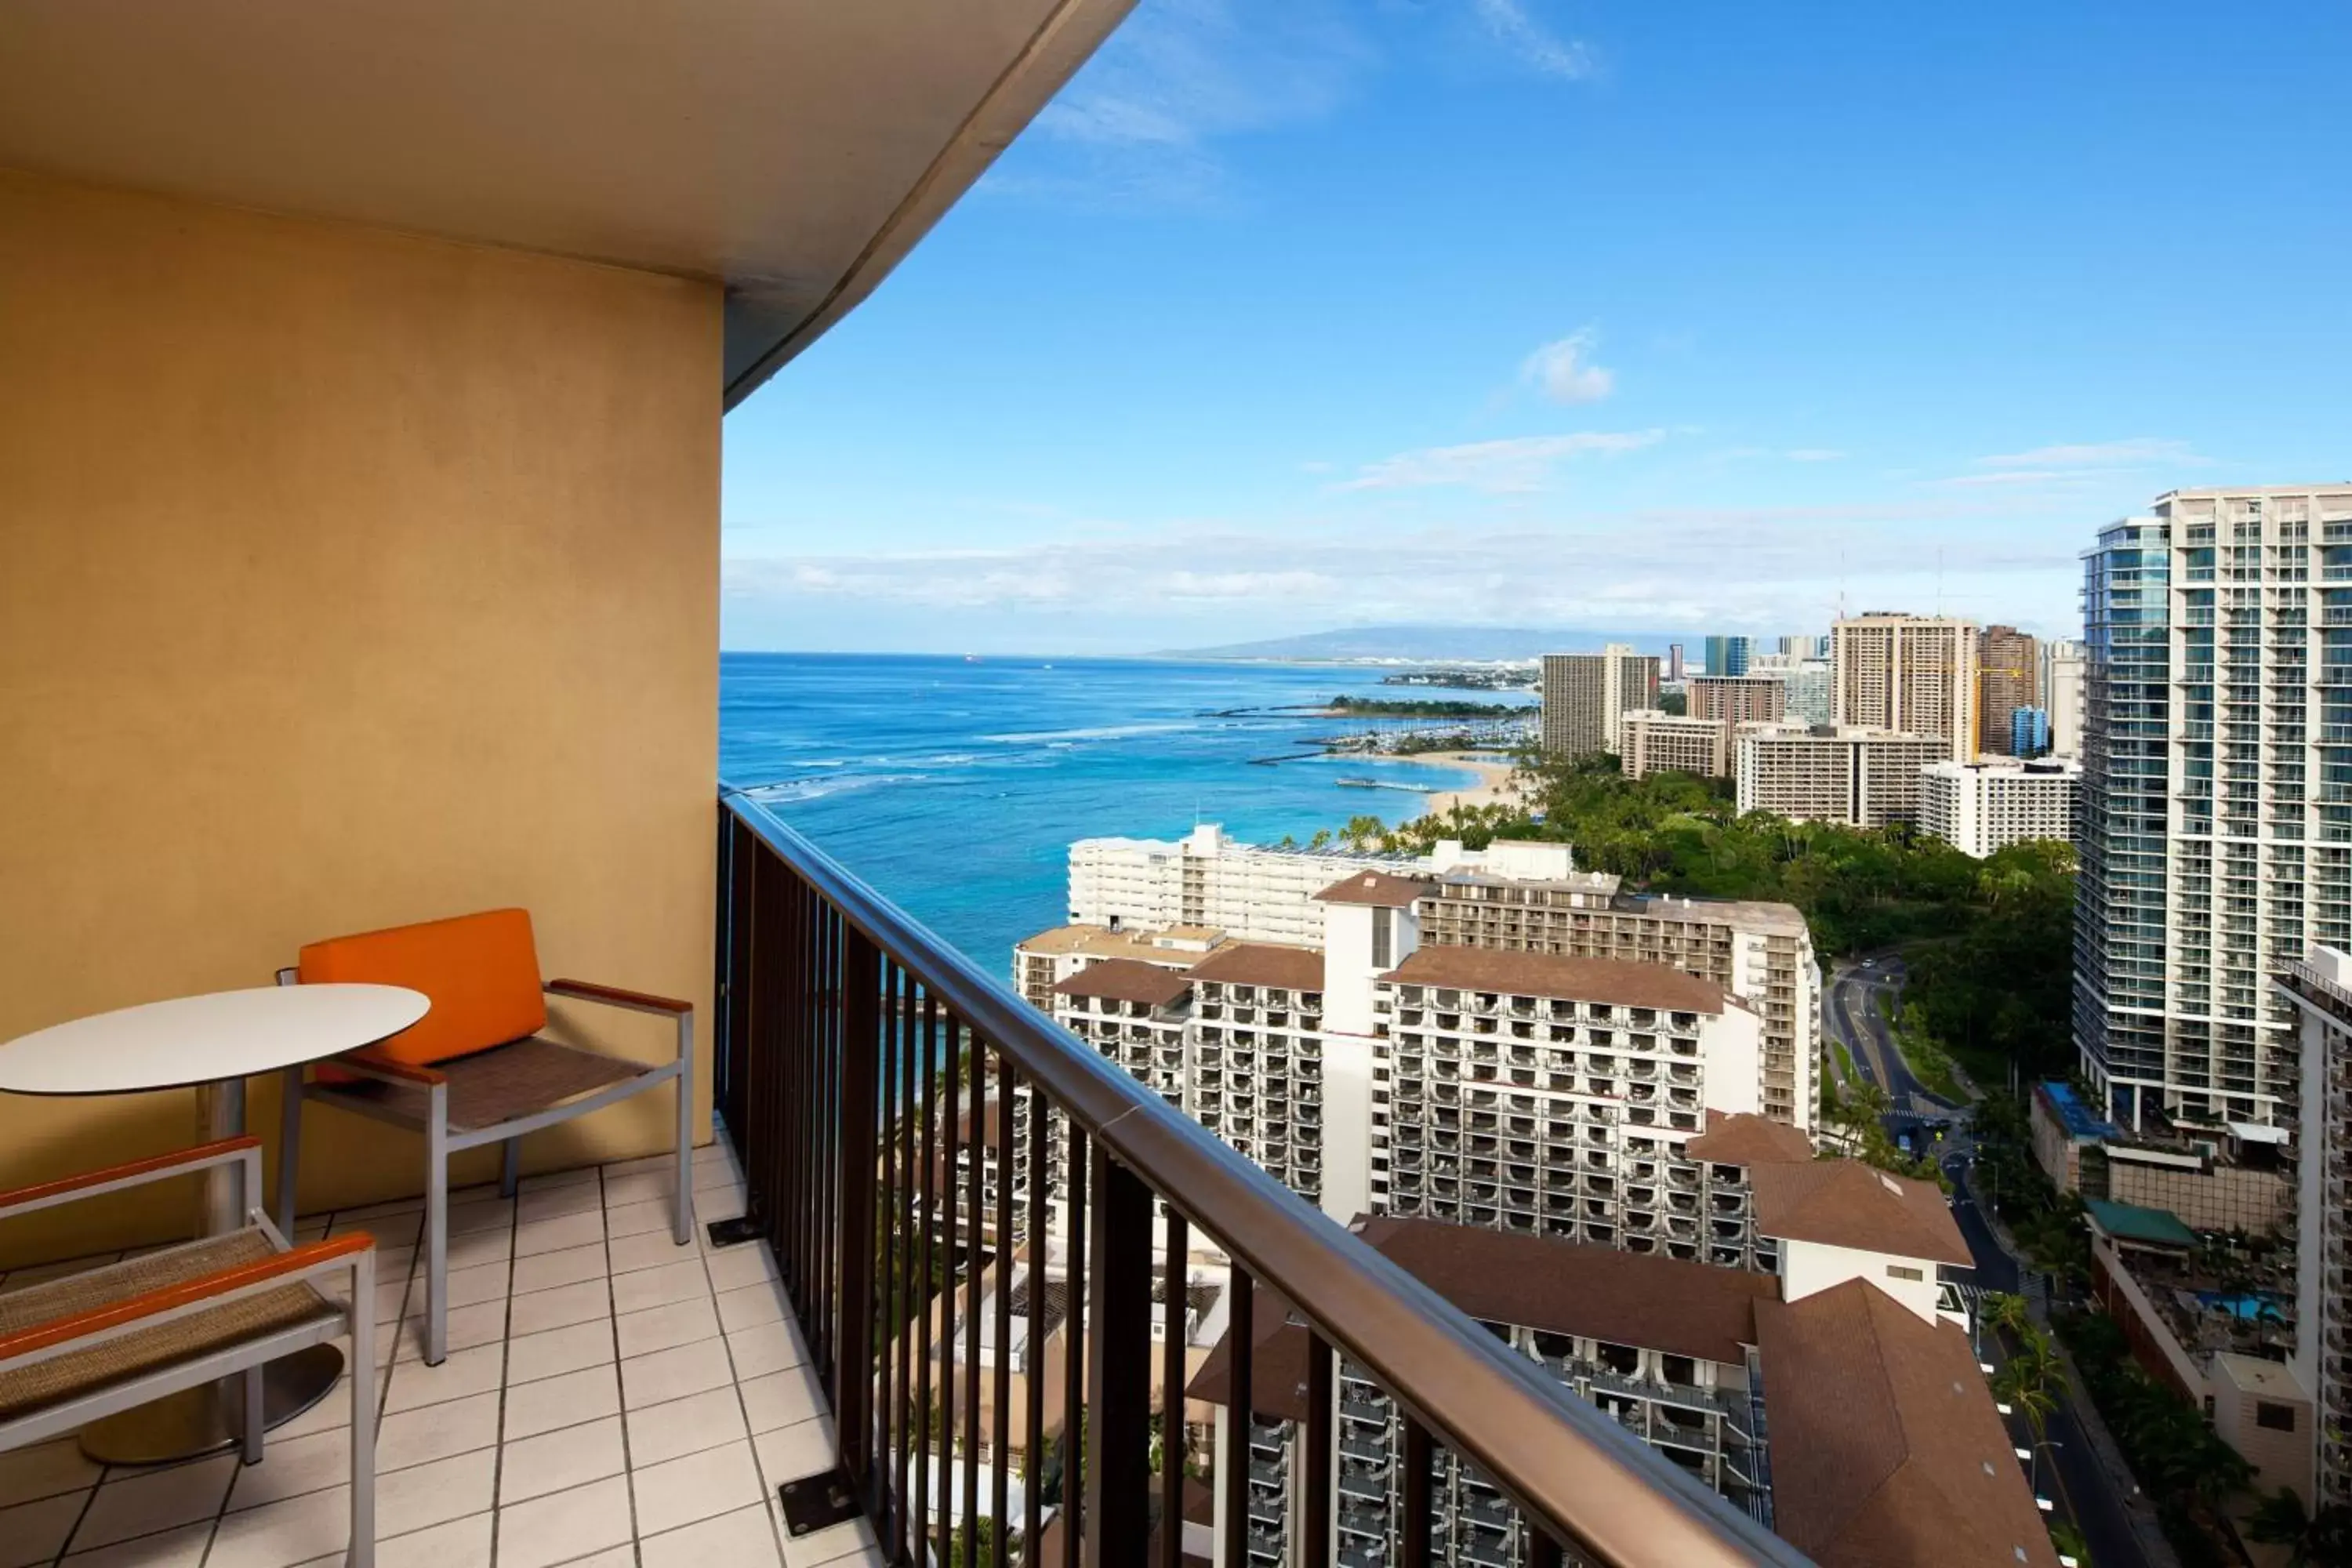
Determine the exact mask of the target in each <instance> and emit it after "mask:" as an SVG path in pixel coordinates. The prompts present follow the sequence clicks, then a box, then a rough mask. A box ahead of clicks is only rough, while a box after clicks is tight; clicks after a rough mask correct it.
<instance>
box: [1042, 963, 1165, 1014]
mask: <svg viewBox="0 0 2352 1568" xmlns="http://www.w3.org/2000/svg"><path fill="white" fill-rule="evenodd" d="M1191 989H1192V976H1191V975H1190V974H1187V973H1185V972H1184V971H1182V970H1181V969H1171V968H1168V967H1167V966H1166V965H1164V964H1158V963H1141V962H1139V960H1136V959H1132V958H1105V959H1101V960H1098V961H1097V962H1096V963H1089V964H1087V966H1086V967H1085V968H1084V969H1081V970H1079V971H1078V972H1077V973H1076V974H1073V975H1071V976H1070V977H1069V978H1068V979H1067V980H1065V981H1063V982H1062V983H1061V984H1058V985H1056V986H1055V987H1054V990H1055V993H1056V994H1059V995H1063V996H1108V997H1109V998H1110V999H1111V1000H1112V1001H1114V1002H1141V1003H1143V1004H1145V1005H1148V1006H1152V1007H1165V1006H1166V1005H1168V1004H1169V1003H1171V1002H1173V1001H1175V1000H1176V998H1178V997H1179V996H1181V995H1183V994H1184V993H1186V992H1187V991H1190V990H1191Z"/></svg>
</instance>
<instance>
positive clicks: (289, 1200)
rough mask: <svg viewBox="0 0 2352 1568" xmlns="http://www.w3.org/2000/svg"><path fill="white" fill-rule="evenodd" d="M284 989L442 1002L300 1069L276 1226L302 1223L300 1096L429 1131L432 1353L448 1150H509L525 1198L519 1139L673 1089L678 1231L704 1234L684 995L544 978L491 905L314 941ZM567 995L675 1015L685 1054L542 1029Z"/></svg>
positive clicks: (508, 915)
mask: <svg viewBox="0 0 2352 1568" xmlns="http://www.w3.org/2000/svg"><path fill="white" fill-rule="evenodd" d="M330 981H344V982H349V981H366V982H373V983H376V984H389V985H405V986H408V987H410V988H411V989H412V990H416V991H422V992H423V993H425V995H427V996H429V997H431V998H432V1000H433V1006H432V1009H431V1010H430V1011H429V1012H427V1013H426V1014H425V1016H424V1017H423V1018H421V1019H419V1020H418V1021H417V1022H416V1023H415V1025H414V1026H411V1027H409V1028H407V1029H405V1030H404V1031H402V1032H401V1033H400V1034H397V1035H394V1036H393V1037H391V1038H390V1039H388V1040H383V1041H380V1042H378V1043H377V1044H375V1045H373V1046H369V1047H365V1048H364V1049H362V1050H356V1051H347V1052H345V1053H344V1054H343V1055H341V1056H340V1057H336V1058H333V1059H332V1061H331V1062H330V1063H322V1064H320V1066H319V1067H318V1068H316V1069H315V1077H313V1078H312V1079H310V1081H309V1082H307V1083H306V1082H304V1080H303V1079H304V1075H303V1070H302V1069H301V1068H299V1067H298V1068H289V1069H288V1071H287V1075H286V1096H285V1106H286V1109H285V1113H284V1139H285V1142H284V1144H283V1146H282V1147H281V1149H280V1151H279V1155H278V1226H279V1227H280V1228H281V1229H284V1230H287V1231H289V1233H290V1232H291V1229H292V1227H293V1224H294V1182H295V1173H296V1170H297V1167H298V1162H299V1149H300V1142H301V1131H302V1102H303V1101H304V1100H306V1099H307V1100H315V1101H318V1102H319V1103H320V1104H325V1105H334V1106H340V1107H341V1108H342V1109H343V1110H351V1111H356V1112H357V1113H358V1114H360V1115H362V1116H372V1117H374V1118H375V1119H376V1120H377V1121H389V1122H392V1123H394V1125H395V1126H400V1127H407V1128H412V1129H414V1130H415V1131H419V1132H422V1133H423V1134H425V1268H426V1273H425V1361H426V1363H429V1364H433V1365H438V1364H439V1363H441V1362H442V1360H443V1359H444V1358H445V1357H446V1355H447V1354H448V1348H449V1303H448V1295H449V1285H448V1260H449V1157H450V1156H451V1155H453V1154H456V1153H457V1152H460V1151H462V1150H466V1149H473V1148H478V1147H480V1146H481V1145H482V1144H485V1143H500V1144H503V1145H505V1163H504V1168H503V1171H502V1173H501V1176H500V1180H499V1190H500V1191H501V1192H503V1193H505V1194H508V1195H509V1196H511V1195H513V1193H514V1190H515V1186H516V1179H517V1176H518V1174H519V1173H520V1147H521V1140H522V1138H523V1135H524V1134H526V1133H530V1132H536V1131H539V1130H540V1129H541V1128H542V1127H551V1126H553V1125H555V1124H556V1123H557V1122H559V1121H571V1120H572V1118H574V1117H579V1116H585V1115H587V1114H588V1113H589V1112H591V1111H594V1110H603V1109H604V1107H605V1106H608V1105H610V1104H612V1103H613V1102H614V1101H615V1100H624V1099H626V1098H627V1097H628V1096H630V1095H633V1094H643V1093H644V1092H646V1090H647V1089H657V1088H659V1087H660V1086H662V1085H663V1084H666V1083H669V1082H672V1081H675V1082H676V1083H677V1213H676V1215H674V1216H673V1221H672V1234H673V1235H675V1237H677V1243H678V1245H679V1246H681V1247H683V1246H685V1245H686V1244H687V1243H688V1241H689V1240H691V1239H692V1237H693V1234H694V1164H693V1163H694V1140H693V1109H694V1008H693V1007H692V1005H690V1004H688V1003H685V1002H674V1001H671V1000H670V999H669V998H667V997H664V996H649V995H647V994H645V993H643V992H638V991H623V990H620V989H618V988H617V987H614V986H610V985H592V984H588V983H586V982H584V981H579V980H550V981H546V982H543V983H542V982H541V979H540V974H539V953H538V949H537V947H536V946H535V945H534V943H533V942H532V940H531V931H530V914H529V912H528V911H526V910H485V911H483V912H482V913H480V914H472V915H460V916H457V918H455V919H452V920H442V921H426V922H425V923H423V924H421V925H409V926H394V927H393V928H392V929H390V930H388V931H367V932H364V933H362V934H361V935H358V936H344V937H336V938H334V939H332V940H331V941H327V942H312V943H310V945H309V946H307V947H305V948H304V949H302V952H301V953H300V955H299V961H298V963H297V964H296V966H295V967H294V968H292V969H286V970H280V971H278V983H279V984H297V983H299V982H308V983H314V984H315V983H320V982H330ZM550 996H562V997H569V998H571V999H572V1000H575V1001H581V1002H594V1003H599V1004H603V1005H607V1006H613V1007H624V1008H627V1009H629V1010H631V1011H633V1012H639V1013H657V1014H661V1015H664V1016H668V1017H671V1018H674V1019H676V1020H677V1057H676V1058H674V1059H672V1060H669V1061H666V1062H663V1063H661V1064H660V1065H659V1066H657V1067H648V1066H646V1064H645V1063H643V1062H638V1061H632V1060H630V1059H628V1058H623V1057H616V1056H608V1055H605V1054H604V1053H603V1052H601V1051H593V1050H586V1049H583V1048H582V1047H578V1046H568V1045H564V1044H562V1043H561V1042H559V1041H555V1040H551V1039H547V1038H545V1037H542V1036H541V1035H540V1033H539V1031H540V1030H541V1029H543V1028H545V1027H546V1026H547V998H548V997H550Z"/></svg>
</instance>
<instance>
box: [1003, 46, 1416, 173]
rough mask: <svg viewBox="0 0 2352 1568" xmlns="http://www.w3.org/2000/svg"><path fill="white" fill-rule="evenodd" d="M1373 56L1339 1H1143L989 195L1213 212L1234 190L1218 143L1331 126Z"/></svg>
mask: <svg viewBox="0 0 2352 1568" xmlns="http://www.w3.org/2000/svg"><path fill="white" fill-rule="evenodd" d="M1371 60H1372V54H1371V49H1370V45H1369V43H1368V42H1367V41H1366V40H1365V38H1364V37H1362V36H1361V34H1360V31H1359V30H1358V27H1357V26H1356V21H1355V18H1353V17H1351V16H1349V14H1348V12H1347V9H1346V8H1345V6H1344V5H1341V4H1339V0H1286V3H1285V4H1284V5H1280V6H1265V7H1260V6H1252V5H1237V4H1235V0H1145V3H1144V4H1143V5H1139V6H1138V7H1137V9H1136V11H1135V14H1134V15H1133V16H1130V17H1129V18H1128V20H1127V22H1126V23H1125V24H1124V25H1123V26H1120V27H1119V29H1118V31H1117V32H1115V33H1113V34H1112V35H1111V37H1110V39H1109V41H1108V43H1106V44H1105V45H1104V46H1103V47H1102V49H1101V50H1100V52H1098V53H1097V55H1096V56H1095V58H1093V59H1092V60H1090V61H1089V62H1087V65H1086V66H1085V67H1084V68H1082V69H1081V70H1080V71H1079V72H1078V74H1077V76H1076V78H1075V79H1072V81H1071V82H1070V83H1069V85H1068V86H1067V87H1066V88H1064V89H1063V90H1062V92H1061V93H1060V94H1059V96H1057V97H1056V98H1055V100H1054V101H1053V102H1051V103H1049V104H1047V105H1046V106H1045V109H1043V110H1040V111H1039V113H1038V115H1037V117H1036V119H1035V121H1033V122H1032V128H1031V129H1032V133H1031V134H1030V135H1028V136H1024V138H1023V139H1022V140H1021V141H1020V142H1017V143H1016V144H1015V146H1014V148H1013V151H1012V152H1011V153H1009V154H1008V155H1007V156H1006V158H1005V160H1004V161H1003V163H1001V164H999V166H998V167H997V168H996V169H995V170H992V172H991V173H990V174H989V175H988V176H987V178H986V180H985V182H984V188H986V189H988V190H991V191H994V192H996V193H999V194H1011V195H1033V196H1042V197H1046V198H1049V199H1060V200H1070V201H1076V202H1081V203H1084V204H1087V205H1114V206H1149V207H1166V206H1180V207H1181V206H1199V205H1214V204H1215V203H1217V202H1218V201H1219V200H1220V199H1222V197H1223V195H1224V189H1225V185H1226V183H1227V177H1226V172H1225V167H1224V163H1223V160H1222V159H1221V158H1220V156H1219V155H1218V153H1217V151H1216V143H1218V142H1221V141H1223V140H1225V139H1228V138H1231V137H1235V136H1241V135H1246V134H1248V133H1250V132H1258V131H1264V130H1267V129H1270V128H1272V127H1275V126H1279V125H1286V124H1295V123H1299V122H1303V121H1314V120H1319V119H1321V118H1323V117H1324V116H1326V115H1328V114H1329V113H1330V112H1332V110H1335V109H1337V108H1338V107H1339V105H1340V104H1342V103H1344V102H1345V101H1347V100H1349V98H1350V97H1352V96H1353V95H1354V93H1355V91H1356V89H1357V87H1358V85H1359V83H1360V80H1361V79H1362V78H1363V77H1364V76H1365V74H1366V71H1367V69H1368V68H1369V67H1370V64H1371Z"/></svg>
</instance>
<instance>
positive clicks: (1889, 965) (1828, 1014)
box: [1822, 955, 1957, 1116]
mask: <svg viewBox="0 0 2352 1568" xmlns="http://www.w3.org/2000/svg"><path fill="white" fill-rule="evenodd" d="M1905 979H1906V974H1905V972H1904V968H1903V961H1902V960H1901V959H1900V958H1896V957H1894V956H1892V955H1888V956H1885V957H1882V958H1872V959H1865V960H1864V961H1863V962H1862V963H1856V964H1853V965H1845V964H1841V965H1839V966H1837V967H1836V968H1835V969H1833V970H1832V971H1831V973H1830V984H1829V987H1828V989H1827V990H1826V991H1824V992H1823V993H1822V1028H1823V1029H1824V1030H1825V1031H1826V1032H1827V1033H1828V1035H1829V1036H1830V1037H1831V1038H1832V1039H1834V1040H1837V1041H1839V1042H1841V1043H1843V1045H1844V1047H1845V1048H1846V1050H1847V1051H1848V1052H1849V1053H1850V1054H1851V1055H1852V1056H1853V1063H1854V1069H1855V1070H1856V1071H1857V1072H1859V1073H1860V1074H1861V1075H1862V1076H1863V1077H1864V1078H1865V1079H1868V1080H1869V1081H1871V1082H1872V1083H1874V1084H1876V1085H1878V1086H1879V1087H1880V1088H1881V1089H1885V1091H1886V1098H1887V1102H1888V1105H1889V1107H1890V1108H1891V1109H1892V1110H1896V1111H1903V1112H1907V1113H1909V1114H1911V1115H1916V1116H1943V1115H1948V1114H1949V1113H1950V1112H1952V1111H1953V1110H1956V1109H1957V1107H1955V1106H1954V1105H1953V1103H1952V1102H1951V1101H1950V1100H1946V1099H1944V1098H1942V1097H1941V1096H1940V1095H1937V1094H1932V1093H1930V1092H1929V1091H1928V1089H1927V1085H1926V1084H1924V1083H1921V1082H1920V1081H1919V1079H1918V1077H1917V1075H1916V1074H1915V1073H1913V1072H1912V1070H1911V1067H1910V1064H1909V1063H1907V1062H1906V1061H1905V1060H1904V1059H1903V1053H1902V1052H1901V1051H1899V1050H1897V1049H1895V1037H1894V1032H1893V1030H1891V1029H1890V1028H1889V1027H1888V1026H1887V1023H1886V1017H1885V1014H1883V1013H1882V1012H1880V1011H1879V1007H1878V998H1879V996H1880V995H1882V994H1884V995H1887V996H1889V997H1891V998H1893V999H1894V1000H1895V1004H1896V1005H1900V1002H1901V998H1902V995H1903V983H1904V980H1905Z"/></svg>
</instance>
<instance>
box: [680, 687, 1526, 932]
mask: <svg viewBox="0 0 2352 1568" xmlns="http://www.w3.org/2000/svg"><path fill="white" fill-rule="evenodd" d="M1379 679H1380V672H1379V671H1377V670H1372V671H1366V670H1362V669H1339V668H1331V667H1328V666H1323V667H1311V666H1294V665H1236V664H1185V663H1176V662H1172V661H1162V660H1148V659H1055V660H1051V661H1046V660H1041V659H998V658H989V659H985V660H982V661H980V662H977V663H970V662H966V661H965V660H963V659H961V658H935V657H922V656H912V655H908V656H873V655H864V654H856V655H853V654H840V655H829V654H727V655H725V656H723V657H722V658H720V661H719V773H720V775H721V777H722V778H724V780H725V781H726V782H727V784H730V786H733V787H736V788H756V789H757V791H758V793H759V795H760V796H761V799H763V800H765V801H766V802H767V803H768V804H769V805H771V806H772V808H773V809H774V810H775V811H776V812H777V814H778V815H780V816H782V817H783V818H784V819H785V820H786V821H788V822H790V823H791V824H792V825H793V826H795V827H797V828H799V829H800V830H801V831H802V832H803V833H805V834H807V835H808V836H809V837H812V838H814V840H816V842H817V843H819V844H820V845H822V846H824V848H825V849H826V850H827V851H829V852H830V853H831V854H833V855H834V856H835V857H836V858H839V859H840V860H842V861H843V862H844V863H845V864H846V865H847V866H848V867H849V868H851V869H852V870H854V871H856V873H857V874H858V875H860V876H862V877H864V878H865V879H866V880H867V881H869V882H871V883H872V884H874V886H875V887H876V888H877V889H879V890H880V891H881V892H883V893H884V894H887V896H888V897H890V898H892V899H894V900H897V901H898V903H899V904H900V905H902V906H903V907H905V908H906V909H907V910H908V911H909V912H910V913H912V914H913V915H914V916H915V917H916V918H917V919H919V920H920V921H923V922H924V923H926V924H927V925H929V927H930V928H931V929H932V930H933V931H937V932H939V933H940V935H941V936H943V937H945V938H946V939H947V940H949V941H950V942H954V943H955V944H956V945H957V946H959V947H961V949H962V950H963V951H964V952H965V953H967V954H968V955H969V956H971V958H972V959H973V960H974V961H975V962H977V963H980V964H981V965H982V967H983V968H985V969H987V970H988V971H989V972H990V973H1003V971H1004V970H1005V968H1006V967H1007V965H1008V964H1009V963H1010V962H1011V956H1012V947H1013V942H1016V941H1018V940H1019V939H1020V938H1022V937H1024V936H1026V935H1028V934H1029V933H1030V932H1032V931H1039V930H1042V929H1044V928H1045V927H1047V926H1051V925H1055V924H1058V923H1059V922H1060V921H1062V920H1063V919H1064V918H1065V915H1066V910H1065V909H1064V901H1065V900H1066V867H1067V860H1066V856H1067V853H1068V848H1069V843H1070V840H1071V839H1073V838H1085V837H1094V836H1097V835H1103V834H1122V835H1128V836H1131V837H1177V836H1179V835H1181V834H1182V833H1184V832H1186V831H1187V830H1188V829H1190V828H1191V827H1192V825H1193V823H1194V822H1195V821H1196V820H1197V821H1203V822H1221V823H1223V825H1224V826H1225V828H1226V831H1228V832H1229V833H1232V834H1233V835H1234V836H1235V837H1240V838H1244V839H1251V840H1259V841H1271V840H1274V839H1278V838H1280V837H1283V836H1284V835H1285V834H1294V835H1296V836H1297V837H1299V838H1300V839H1302V840H1303V839H1305V838H1306V837H1308V836H1309V835H1311V834H1312V833H1314V831H1315V830H1316V829H1317V828H1318V827H1337V826H1339V824H1341V823H1343V822H1345V821H1346V820H1347V819H1348V818H1349V817H1350V816H1360V815H1365V814H1370V815H1372V816H1379V817H1381V819H1383V820H1384V821H1387V822H1391V823H1394V822H1397V821H1400V820H1402V819H1404V818H1406V817H1410V816H1417V815H1419V808H1420V802H1419V798H1418V797H1417V796H1415V795H1407V794H1402V793H1398V792H1393V791H1390V790H1366V789H1351V788H1343V787H1341V786H1340V785H1339V782H1338V781H1339V779H1340V778H1342V777H1358V778H1360V777H1365V776H1369V775H1377V776H1378V777H1379V778H1381V779H1382V780H1384V781H1390V782H1393V783H1397V784H1423V785H1427V786H1430V787H1433V788H1440V789H1459V788H1463V787H1465V786H1467V785H1469V784H1475V782H1476V780H1475V776H1474V775H1472V774H1469V773H1465V771H1464V770H1462V769H1459V768H1453V767H1444V766H1436V765H1432V764H1428V763H1410V762H1386V761H1381V762H1374V761H1370V760H1368V759H1365V758H1361V757H1349V758H1321V757H1315V758H1308V759H1306V760H1297V761H1286V762H1282V763H1276V765H1273V766H1259V765H1255V764H1254V763H1253V762H1252V759H1253V758H1259V757H1266V756H1275V755H1280V754H1283V753H1285V752H1296V751H1297V750H1298V749H1299V748H1300V747H1301V746H1302V745H1303V744H1304V743H1305V742H1308V741H1309V740H1311V739H1312V738H1314V737H1317V736H1321V735H1328V734H1331V733H1334V732H1337V731H1341V730H1345V729H1349V728H1361V727H1362V726H1361V723H1360V721H1357V722H1355V723H1352V724H1343V723H1341V722H1340V721H1336V720H1330V719H1313V718H1308V717H1305V716H1303V715H1297V714H1290V715H1281V714H1263V713H1260V714H1235V713H1234V711H1233V710H1240V709H1264V708H1272V707H1278V706H1282V705H1297V704H1308V703H1318V702H1323V701H1328V700H1329V699H1330V698H1332V697H1334V696H1336V695H1338V694H1339V693H1340V692H1342V691H1351V692H1356V693H1360V694H1365V693H1374V692H1377V691H1379V689H1380V688H1379V686H1378V681H1379ZM1393 694H1394V695H1397V696H1400V697H1406V698H1414V699H1428V700H1438V699H1444V698H1446V697H1454V696H1459V697H1464V698H1466V699H1469V700H1483V701H1489V702H1492V701H1512V702H1520V701H1527V700H1531V699H1528V698H1525V697H1519V696H1507V697H1502V698H1498V697H1496V696H1495V695H1494V694H1491V693H1482V692H1458V693H1457V692H1448V691H1443V690H1433V689H1427V688H1415V689H1411V690H1402V689H1400V690H1396V691H1395V692H1394V693H1393Z"/></svg>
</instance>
